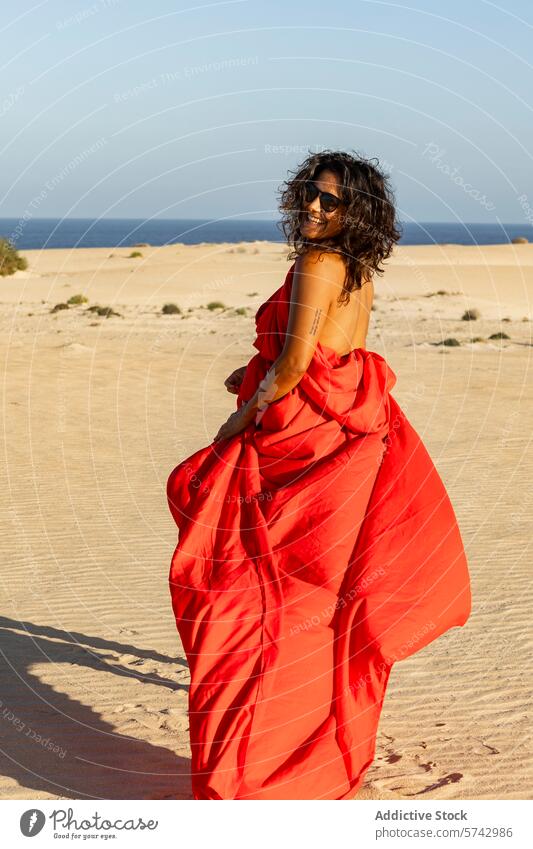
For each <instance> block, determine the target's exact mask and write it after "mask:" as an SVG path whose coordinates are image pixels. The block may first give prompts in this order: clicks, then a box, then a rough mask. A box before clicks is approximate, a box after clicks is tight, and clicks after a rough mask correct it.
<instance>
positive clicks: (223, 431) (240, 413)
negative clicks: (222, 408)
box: [213, 406, 251, 442]
mask: <svg viewBox="0 0 533 849" xmlns="http://www.w3.org/2000/svg"><path fill="white" fill-rule="evenodd" d="M250 422H251V418H250V415H249V414H248V412H247V411H246V410H245V409H244V406H243V407H241V408H240V409H239V410H236V411H235V412H234V413H232V414H231V416H230V417H229V418H228V420H227V421H225V422H224V424H223V425H222V427H221V428H220V430H219V431H218V433H217V435H216V436H215V438H214V439H213V442H219V441H220V440H221V439H230V437H232V436H235V435H236V434H237V433H240V432H241V431H242V430H244V428H245V427H247V426H248V425H249V424H250Z"/></svg>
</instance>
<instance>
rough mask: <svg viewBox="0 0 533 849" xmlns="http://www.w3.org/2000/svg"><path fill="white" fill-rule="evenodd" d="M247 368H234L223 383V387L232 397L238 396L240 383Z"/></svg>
mask: <svg viewBox="0 0 533 849" xmlns="http://www.w3.org/2000/svg"><path fill="white" fill-rule="evenodd" d="M247 368H248V366H241V367H240V368H236V369H235V371H232V373H231V374H230V376H229V377H227V378H226V380H225V381H224V386H225V387H226V389H227V390H228V392H231V393H232V395H238V394H239V389H240V386H241V383H242V381H243V378H244V373H245V371H246V369H247Z"/></svg>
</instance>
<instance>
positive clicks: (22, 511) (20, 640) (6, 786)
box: [0, 242, 533, 800]
mask: <svg viewBox="0 0 533 849" xmlns="http://www.w3.org/2000/svg"><path fill="white" fill-rule="evenodd" d="M134 250H135V251H139V252H140V253H141V256H138V257H130V254H131V253H132V251H134ZM21 254H22V255H23V256H25V257H26V259H27V260H28V268H27V270H26V271H18V272H17V273H16V274H14V275H13V276H11V277H6V278H0V285H1V295H0V323H1V331H2V332H1V352H2V376H3V395H4V397H3V409H4V440H5V450H4V452H3V455H2V462H1V481H2V486H1V499H2V508H3V509H2V517H3V518H2V552H3V568H2V581H1V585H0V592H1V594H2V615H1V625H2V632H3V637H2V657H1V660H0V670H1V671H0V674H1V685H2V686H1V688H0V691H1V695H0V719H1V720H2V721H1V722H0V735H1V743H0V745H1V748H2V750H3V752H4V758H3V764H4V767H3V769H2V771H1V772H2V775H1V777H0V797H1V798H4V799H92V798H101V799H188V798H192V796H191V792H190V782H189V773H188V769H189V756H190V752H189V747H188V720H187V712H186V707H187V683H188V673H187V666H186V663H185V659H184V657H183V653H182V651H181V647H180V644H179V638H178V635H177V632H176V628H175V623H174V620H173V616H172V609H171V606H170V597H169V592H168V586H167V575H168V569H169V565H170V558H171V555H172V551H173V548H174V545H175V539H176V528H175V525H174V522H173V521H172V518H171V516H170V513H169V511H168V508H167V504H166V495H165V486H166V480H167V477H168V475H169V473H170V471H171V470H172V469H173V468H174V466H175V465H177V463H178V462H179V461H180V460H182V459H183V458H184V457H186V456H188V455H189V454H191V453H192V452H193V451H195V450H196V449H198V448H200V447H202V446H204V445H206V444H209V443H210V442H211V440H212V439H213V437H214V435H215V433H216V432H217V430H218V428H219V426H220V425H221V424H222V422H223V421H225V419H226V418H227V416H228V415H229V413H230V412H231V411H232V410H233V409H234V408H235V397H234V396H233V395H230V394H229V393H227V392H226V390H225V388H224V386H223V380H224V379H225V377H226V376H227V375H228V374H229V373H230V372H231V371H232V370H233V369H234V368H236V367H237V366H240V365H244V364H246V363H247V362H248V360H249V359H250V358H251V356H253V354H254V352H255V349H254V348H253V347H252V344H251V343H252V341H253V338H254V322H253V317H254V313H255V310H256V309H257V307H258V306H259V304H261V303H262V302H263V301H264V300H265V299H266V298H267V297H268V296H269V295H270V294H271V293H272V292H273V291H274V290H275V289H277V288H278V287H279V286H280V285H281V283H282V282H283V279H284V277H285V274H286V271H287V269H288V267H289V265H290V262H289V261H287V249H286V248H285V247H284V246H282V245H280V244H274V243H268V242H252V243H242V244H238V245H235V244H202V245H197V246H184V245H170V246H165V247H149V246H142V247H138V248H134V249H133V248H98V249H96V248H95V249H77V250H66V249H65V250H46V251H21ZM375 290H376V300H375V309H374V310H373V312H372V321H371V327H370V332H369V336H368V340H367V347H368V348H369V349H370V350H372V351H377V352H378V353H380V354H382V355H383V356H384V357H385V358H386V359H387V361H388V363H389V365H390V366H391V367H392V369H393V370H394V372H395V373H396V376H397V379H398V381H397V384H396V387H395V389H394V390H393V395H394V397H395V398H396V400H397V401H398V402H399V404H400V405H401V406H402V408H403V409H404V411H405V412H406V414H407V415H408V417H409V419H410V421H411V422H412V424H413V425H414V427H415V428H416V429H417V430H418V432H419V434H420V435H421V436H422V438H423V439H424V442H425V444H426V446H427V448H428V450H429V452H430V454H431V456H432V458H433V460H434V462H435V464H436V466H437V468H438V470H439V472H440V474H441V476H442V478H443V480H444V482H445V484H446V486H447V488H448V492H449V494H450V497H451V500H452V503H453V505H454V508H455V510H456V514H457V517H458V521H459V525H460V528H461V531H462V534H463V539H464V543H465V547H466V551H467V555H468V558H469V565H470V570H471V577H472V593H473V611H472V615H471V617H470V620H469V621H468V623H467V624H466V625H465V627H464V628H462V629H454V630H453V631H450V632H448V633H447V634H446V635H445V636H444V637H442V638H441V639H439V640H438V641H436V642H435V643H434V644H432V645H431V646H429V647H427V648H426V649H425V650H423V651H421V652H420V653H419V654H417V655H415V656H414V657H412V658H410V659H408V660H406V661H403V662H400V663H397V664H396V665H395V667H394V669H393V671H392V673H391V677H390V683H389V689H388V692H387V696H386V700H385V704H384V709H383V713H382V718H381V722H380V729H379V734H378V739H377V748H376V759H375V761H374V764H373V765H372V767H371V768H370V770H369V772H368V774H367V779H366V782H365V785H364V787H363V788H362V790H361V791H360V792H359V794H358V796H357V798H358V799H408V800H413V799H414V800H427V799H526V798H530V797H531V784H532V772H533V768H532V758H531V747H530V742H529V741H530V737H529V734H530V732H529V728H528V720H527V707H528V693H527V692H526V683H527V681H528V678H529V680H531V679H530V673H531V666H532V657H533V652H532V646H531V638H530V636H529V634H530V630H531V629H530V621H531V617H532V610H531V607H532V601H531V593H530V582H531V575H530V571H531V570H530V559H531V558H530V554H529V552H528V542H529V540H530V527H531V519H532V514H533V497H532V495H531V485H530V481H531V478H532V477H533V458H532V453H531V450H528V449H530V440H531V435H530V434H531V418H532V413H533V404H532V401H531V391H530V387H531V385H532V377H533V338H532V327H533V244H521V245H513V244H509V245H491V246H486V247H485V246H484V247H462V246H459V245H432V246H416V247H409V246H400V247H397V248H396V249H395V252H394V255H393V257H392V258H391V260H390V261H389V263H388V265H387V270H386V273H385V275H384V276H383V277H382V278H376V280H375ZM75 295H83V296H85V297H86V298H87V299H88V300H87V302H84V303H81V304H79V305H72V306H70V307H69V308H68V309H59V310H57V311H55V312H52V310H53V308H54V306H55V305H57V304H60V303H65V302H66V301H67V300H68V299H69V298H71V297H72V296H75ZM214 302H219V303H220V304H221V305H222V306H218V307H217V306H213V303H214ZM168 304H175V305H176V306H177V307H179V309H180V312H175V313H170V314H163V311H162V308H163V307H164V305H168ZM96 306H100V307H107V308H109V307H110V308H111V309H112V311H113V313H116V314H109V315H107V316H106V315H105V314H103V315H99V314H98V312H97V311H96V310H90V309H89V308H90V307H96ZM466 310H477V311H478V313H479V317H478V318H477V319H476V320H470V321H466V320H462V316H463V314H464V313H465V311H466ZM100 312H101V313H102V312H105V311H104V310H100ZM499 334H500V336H499V338H498V335H499ZM501 334H505V336H503V338H502V336H501ZM491 336H492V337H493V338H490V337H491ZM450 339H453V340H456V342H457V343H458V344H442V343H443V342H444V340H450Z"/></svg>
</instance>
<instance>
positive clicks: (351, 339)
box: [319, 260, 374, 356]
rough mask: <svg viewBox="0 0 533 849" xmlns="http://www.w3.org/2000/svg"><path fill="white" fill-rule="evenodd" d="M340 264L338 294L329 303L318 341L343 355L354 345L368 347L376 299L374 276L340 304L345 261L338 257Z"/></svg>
mask: <svg viewBox="0 0 533 849" xmlns="http://www.w3.org/2000/svg"><path fill="white" fill-rule="evenodd" d="M337 265H338V270H339V273H338V287H337V294H336V295H335V296H334V297H333V300H332V302H331V304H330V307H329V310H328V315H327V317H326V322H325V324H324V327H323V329H322V333H321V334H320V340H319V341H320V342H321V343H322V344H323V345H325V346H326V347H328V348H332V349H333V350H334V351H336V353H337V354H339V355H340V356H343V355H344V354H348V353H349V352H350V351H353V350H354V348H366V336H367V333H368V325H369V322H370V312H371V309H372V303H373V301H374V284H373V282H372V280H371V279H370V280H366V281H365V282H364V283H363V285H362V286H361V288H360V289H354V290H353V292H350V295H349V301H348V302H347V303H343V304H339V302H338V295H339V294H340V292H341V289H342V283H343V280H344V268H345V266H344V261H343V260H337Z"/></svg>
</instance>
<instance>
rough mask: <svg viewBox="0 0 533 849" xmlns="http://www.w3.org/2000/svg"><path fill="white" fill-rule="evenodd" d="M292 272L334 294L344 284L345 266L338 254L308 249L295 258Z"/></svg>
mask: <svg viewBox="0 0 533 849" xmlns="http://www.w3.org/2000/svg"><path fill="white" fill-rule="evenodd" d="M294 271H295V273H296V274H297V275H302V276H309V277H311V278H313V279H314V280H316V282H317V283H320V284H322V285H324V286H327V287H328V288H331V290H332V293H333V292H334V293H335V294H336V293H337V292H338V290H339V288H342V285H343V283H344V278H345V275H346V264H345V262H344V259H343V257H342V256H341V255H340V254H338V253H329V252H327V251H321V250H320V249H319V248H309V249H308V250H307V251H306V252H305V253H304V254H302V256H299V257H298V258H297V260H296V262H295V265H294Z"/></svg>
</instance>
